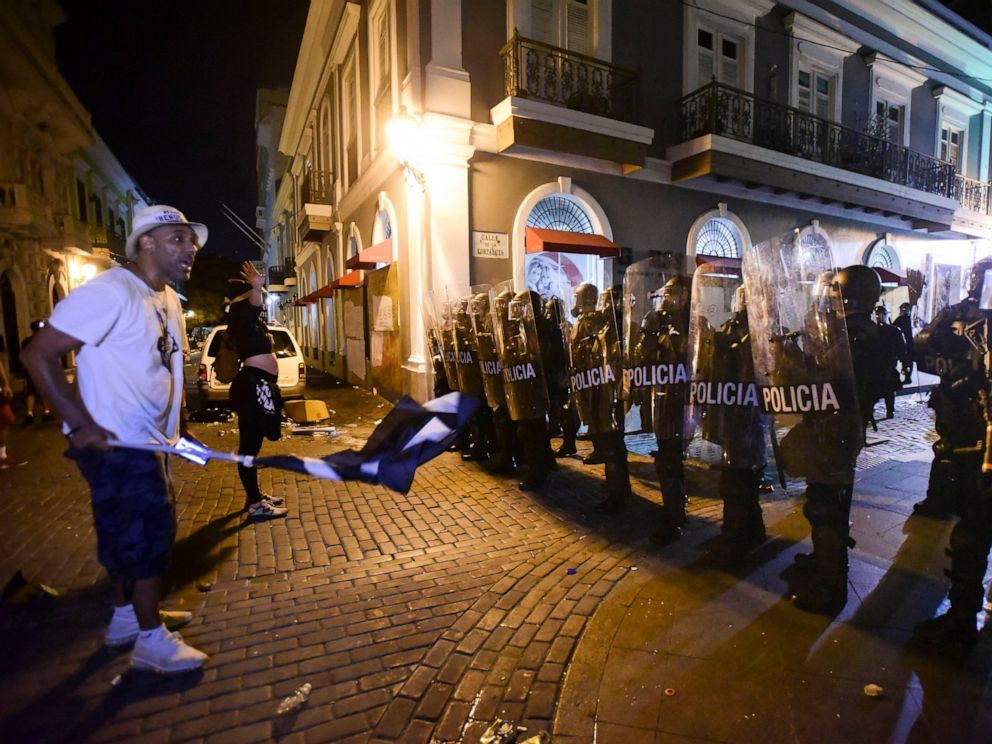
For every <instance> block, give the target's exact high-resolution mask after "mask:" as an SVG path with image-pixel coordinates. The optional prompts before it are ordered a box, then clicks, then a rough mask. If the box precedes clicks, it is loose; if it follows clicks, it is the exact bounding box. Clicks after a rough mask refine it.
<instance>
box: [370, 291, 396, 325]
mask: <svg viewBox="0 0 992 744" xmlns="http://www.w3.org/2000/svg"><path fill="white" fill-rule="evenodd" d="M372 330H373V331H395V330H396V320H395V313H394V312H393V298H392V297H389V296H385V295H384V296H373V297H372Z"/></svg>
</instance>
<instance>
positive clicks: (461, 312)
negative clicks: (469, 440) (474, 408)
mask: <svg viewBox="0 0 992 744" xmlns="http://www.w3.org/2000/svg"><path fill="white" fill-rule="evenodd" d="M448 293H449V296H450V297H451V298H452V301H451V305H450V307H451V309H452V312H451V332H452V338H453V339H454V344H455V373H456V374H457V375H458V389H459V390H460V391H462V392H463V393H468V394H469V395H476V396H478V397H480V398H481V397H482V396H483V395H485V390H484V388H483V385H482V369H481V368H480V367H479V349H478V346H477V345H476V339H475V327H474V326H473V325H472V316H471V313H470V312H469V305H470V303H471V302H472V292H471V290H470V289H469V288H468V287H450V286H449V287H448Z"/></svg>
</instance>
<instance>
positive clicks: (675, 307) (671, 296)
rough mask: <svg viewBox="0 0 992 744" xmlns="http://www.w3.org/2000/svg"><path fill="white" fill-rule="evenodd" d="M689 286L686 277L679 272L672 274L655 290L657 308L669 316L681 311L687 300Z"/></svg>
mask: <svg viewBox="0 0 992 744" xmlns="http://www.w3.org/2000/svg"><path fill="white" fill-rule="evenodd" d="M689 292H690V287H689V283H688V280H687V279H686V277H684V276H682V275H681V274H679V275H677V276H673V277H672V278H671V279H669V280H668V281H667V282H665V284H664V285H662V287H661V289H659V290H658V291H657V292H655V295H654V296H656V297H657V298H658V309H659V310H660V311H661V312H663V313H666V314H668V315H671V316H677V315H678V314H679V313H681V312H682V311H683V310H684V309H685V307H686V304H687V303H688V301H689Z"/></svg>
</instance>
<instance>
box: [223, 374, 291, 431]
mask: <svg viewBox="0 0 992 744" xmlns="http://www.w3.org/2000/svg"><path fill="white" fill-rule="evenodd" d="M277 379H278V378H277V377H276V376H275V375H273V374H270V373H269V372H265V371H263V370H260V369H258V368H257V367H242V368H241V369H240V370H238V375H237V377H235V378H234V382H232V383H231V407H232V408H234V412H235V413H236V414H238V427H239V428H241V429H242V431H244V430H245V429H249V430H251V431H253V432H258V433H259V434H261V435H262V436H264V437H265V438H266V439H270V440H272V441H273V442H275V441H276V440H278V439H279V437H280V436H282V429H281V426H282V393H280V392H279V385H277V384H276V381H277ZM258 441H259V442H261V441H262V440H261V439H259V440H258Z"/></svg>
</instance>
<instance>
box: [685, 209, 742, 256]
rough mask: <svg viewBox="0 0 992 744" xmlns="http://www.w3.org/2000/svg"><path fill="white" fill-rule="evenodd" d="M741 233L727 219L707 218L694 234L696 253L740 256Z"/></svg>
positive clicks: (698, 254)
mask: <svg viewBox="0 0 992 744" xmlns="http://www.w3.org/2000/svg"><path fill="white" fill-rule="evenodd" d="M741 242H742V241H741V234H740V232H739V231H738V230H737V226H736V225H734V223H733V222H731V221H730V220H728V219H724V218H723V217H714V218H712V219H709V220H707V221H706V222H705V223H704V224H703V226H702V227H701V228H700V230H699V233H698V234H697V235H696V255H697V256H715V257H717V258H740V257H741Z"/></svg>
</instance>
